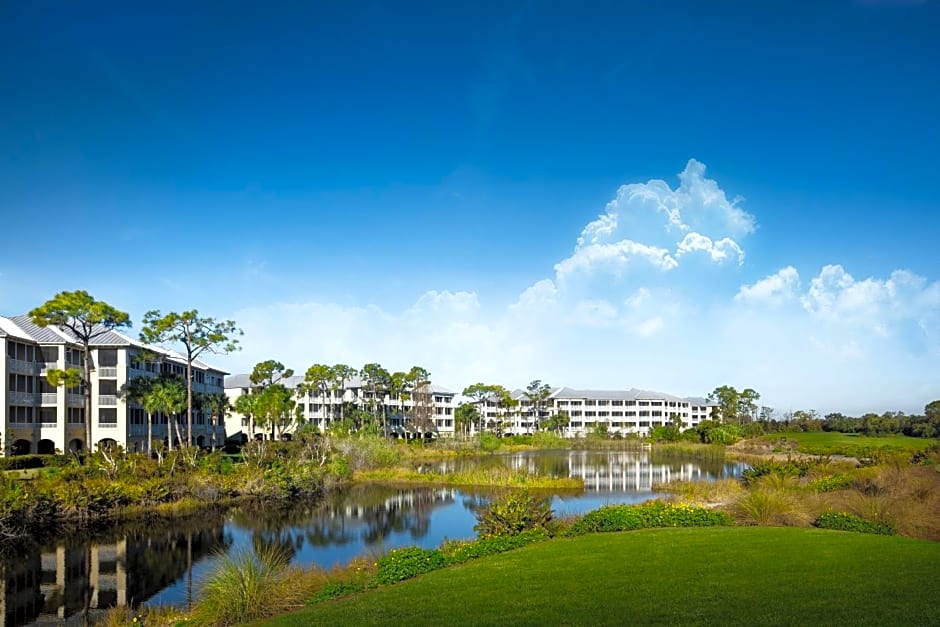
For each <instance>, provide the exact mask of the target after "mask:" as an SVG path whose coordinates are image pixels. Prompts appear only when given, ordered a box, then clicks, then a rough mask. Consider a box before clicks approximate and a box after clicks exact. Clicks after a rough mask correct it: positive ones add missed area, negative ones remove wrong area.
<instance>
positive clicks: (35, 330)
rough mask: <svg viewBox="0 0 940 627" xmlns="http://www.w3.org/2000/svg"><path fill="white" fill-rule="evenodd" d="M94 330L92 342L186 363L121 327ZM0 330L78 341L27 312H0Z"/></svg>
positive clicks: (39, 339)
mask: <svg viewBox="0 0 940 627" xmlns="http://www.w3.org/2000/svg"><path fill="white" fill-rule="evenodd" d="M93 332H97V333H100V334H99V335H97V336H96V337H94V338H92V340H91V342H90V345H91V346H95V347H101V346H115V347H117V346H134V347H137V348H140V349H147V350H150V351H153V352H155V353H157V354H159V355H162V356H163V358H164V359H169V360H171V361H175V362H177V363H183V364H185V363H186V357H185V356H184V355H182V354H180V353H178V352H176V351H174V350H170V349H168V348H163V347H162V346H152V345H149V344H144V343H143V342H141V341H140V340H135V339H134V338H132V337H130V336H129V335H125V334H124V333H122V332H120V331H115V330H113V329H106V328H104V327H101V326H97V327H95V328H94V329H93ZM0 334H2V335H4V336H12V337H16V338H20V339H23V340H27V341H31V342H35V343H37V344H80V343H81V342H80V340H79V339H78V338H77V337H76V336H75V334H74V333H72V332H71V331H69V330H68V329H62V328H59V327H56V326H53V325H50V326H47V327H41V326H39V325H37V324H36V323H34V322H33V320H32V318H30V317H29V316H28V315H22V316H13V317H11V318H6V317H4V316H0ZM193 366H195V367H196V368H199V369H200V370H214V371H216V372H220V373H223V374H224V373H225V371H224V370H221V369H219V368H216V367H214V366H211V365H209V364H207V363H206V362H204V361H202V360H201V359H194V360H193Z"/></svg>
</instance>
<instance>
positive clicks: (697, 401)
mask: <svg viewBox="0 0 940 627" xmlns="http://www.w3.org/2000/svg"><path fill="white" fill-rule="evenodd" d="M682 400H684V401H688V403H689V405H704V406H706V407H718V403H716V402H714V401H710V400H708V399H705V398H702V397H701V396H689V397H687V398H684V399H682Z"/></svg>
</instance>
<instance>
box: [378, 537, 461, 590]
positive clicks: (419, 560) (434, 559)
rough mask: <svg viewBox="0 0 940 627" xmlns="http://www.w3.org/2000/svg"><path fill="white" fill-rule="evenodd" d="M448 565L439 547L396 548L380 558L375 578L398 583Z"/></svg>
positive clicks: (383, 582) (384, 581) (379, 580)
mask: <svg viewBox="0 0 940 627" xmlns="http://www.w3.org/2000/svg"><path fill="white" fill-rule="evenodd" d="M446 565H447V560H445V559H444V554H443V553H441V552H440V550H438V549H420V548H418V547H416V546H412V547H408V548H405V549H395V550H393V551H389V552H388V553H386V554H385V555H383V556H382V557H381V558H380V559H379V561H378V568H379V571H378V574H376V576H375V580H376V582H378V583H380V584H389V583H396V582H398V581H402V580H404V579H411V578H412V577H416V576H418V575H421V574H423V573H427V572H431V571H432V570H437V569H438V568H443V567H444V566H446Z"/></svg>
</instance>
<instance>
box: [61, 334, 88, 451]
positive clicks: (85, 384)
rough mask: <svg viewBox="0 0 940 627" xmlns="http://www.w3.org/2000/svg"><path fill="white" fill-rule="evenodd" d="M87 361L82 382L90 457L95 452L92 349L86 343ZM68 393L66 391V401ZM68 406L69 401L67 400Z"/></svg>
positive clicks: (84, 364) (86, 441)
mask: <svg viewBox="0 0 940 627" xmlns="http://www.w3.org/2000/svg"><path fill="white" fill-rule="evenodd" d="M83 344H84V347H85V359H84V360H82V369H83V370H84V373H83V374H84V377H85V380H84V381H83V382H82V396H84V401H85V448H86V450H87V451H88V454H89V455H90V454H91V452H92V451H93V450H94V448H93V447H92V443H91V347H90V346H89V345H88V342H87V341H86V342H84V343H83ZM67 398H68V391H67V390H66V399H67ZM66 406H68V400H66Z"/></svg>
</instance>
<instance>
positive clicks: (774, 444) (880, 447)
mask: <svg viewBox="0 0 940 627" xmlns="http://www.w3.org/2000/svg"><path fill="white" fill-rule="evenodd" d="M757 441H758V442H759V443H760V444H761V445H763V446H765V447H769V451H767V452H782V453H786V452H789V451H796V452H800V453H805V454H807V455H845V456H847V457H855V458H859V459H862V458H871V457H876V456H878V455H879V454H910V453H914V452H916V451H922V450H924V449H927V448H929V447H930V446H936V444H937V440H936V439H931V438H909V437H907V436H903V435H887V436H866V435H860V434H857V433H837V432H834V431H807V432H792V433H789V432H788V433H776V434H772V435H765V436H761V437H760V438H758V439H757Z"/></svg>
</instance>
